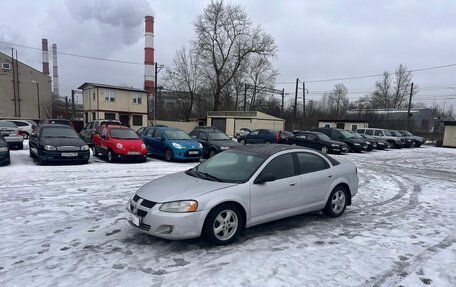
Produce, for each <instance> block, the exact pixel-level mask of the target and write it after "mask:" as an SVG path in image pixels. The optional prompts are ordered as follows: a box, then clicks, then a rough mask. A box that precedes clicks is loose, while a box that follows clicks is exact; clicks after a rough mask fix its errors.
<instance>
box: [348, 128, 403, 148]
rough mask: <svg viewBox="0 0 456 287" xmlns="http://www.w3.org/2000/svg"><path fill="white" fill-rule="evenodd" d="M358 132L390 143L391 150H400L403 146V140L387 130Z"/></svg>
mask: <svg viewBox="0 0 456 287" xmlns="http://www.w3.org/2000/svg"><path fill="white" fill-rule="evenodd" d="M356 132H358V133H360V134H367V135H370V136H373V137H374V138H377V139H382V140H385V141H387V142H388V144H389V146H390V147H391V148H396V149H400V148H402V146H403V139H401V138H399V137H396V136H394V135H393V134H391V132H390V131H389V130H387V129H378V128H364V129H357V130H356Z"/></svg>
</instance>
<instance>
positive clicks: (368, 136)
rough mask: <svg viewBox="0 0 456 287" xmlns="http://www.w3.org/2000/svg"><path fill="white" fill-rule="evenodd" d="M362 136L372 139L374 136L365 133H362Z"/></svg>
mask: <svg viewBox="0 0 456 287" xmlns="http://www.w3.org/2000/svg"><path fill="white" fill-rule="evenodd" d="M362 136H363V137H365V138H366V139H373V138H374V137H373V136H370V135H366V134H363V135H362Z"/></svg>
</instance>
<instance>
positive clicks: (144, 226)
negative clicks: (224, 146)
mask: <svg viewBox="0 0 456 287" xmlns="http://www.w3.org/2000/svg"><path fill="white" fill-rule="evenodd" d="M357 191H358V175H357V169H356V166H355V164H353V163H352V162H348V161H347V162H339V161H337V160H335V159H333V158H331V157H329V156H327V155H324V154H322V153H320V152H318V151H314V150H310V149H306V148H300V147H295V146H289V145H247V146H243V147H239V148H235V149H231V150H228V151H225V152H222V153H220V154H218V155H216V156H214V157H213V158H211V159H209V160H207V161H205V162H203V163H201V164H199V165H198V166H196V167H194V168H192V169H189V170H187V171H185V172H178V173H175V174H171V175H168V176H164V177H162V178H159V179H156V180H154V181H152V182H149V183H147V184H146V185H144V186H143V187H141V188H140V189H139V190H138V191H137V192H136V193H135V194H134V195H133V196H132V197H131V198H130V200H129V201H128V204H127V219H128V222H129V223H130V224H131V225H132V226H135V227H136V228H138V229H139V230H141V231H143V232H146V233H148V234H151V235H154V236H157V237H161V238H167V239H187V238H195V237H200V236H204V237H205V238H206V239H207V240H208V241H209V242H211V243H213V244H216V245H224V244H229V243H232V242H234V241H236V240H237V239H238V237H239V235H240V233H241V231H242V229H244V228H249V227H251V226H254V225H258V224H262V223H265V222H268V221H273V220H277V219H281V218H285V217H289V216H293V215H297V214H301V213H306V212H311V211H316V210H322V211H323V212H324V214H326V215H327V216H329V217H338V216H340V215H342V214H343V213H344V211H345V208H346V207H347V206H348V205H350V204H351V201H352V197H353V196H354V195H355V194H356V193H357Z"/></svg>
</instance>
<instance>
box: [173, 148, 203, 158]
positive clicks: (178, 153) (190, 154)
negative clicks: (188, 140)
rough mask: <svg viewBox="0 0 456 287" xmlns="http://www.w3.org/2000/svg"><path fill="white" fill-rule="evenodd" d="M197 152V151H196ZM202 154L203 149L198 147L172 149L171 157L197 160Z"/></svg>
mask: <svg viewBox="0 0 456 287" xmlns="http://www.w3.org/2000/svg"><path fill="white" fill-rule="evenodd" d="M196 152H197V153H196ZM202 156H203V150H202V149H200V150H198V149H192V150H186V149H174V150H173V157H174V159H176V160H198V159H200V158H201V157H202Z"/></svg>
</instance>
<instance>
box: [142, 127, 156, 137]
mask: <svg viewBox="0 0 456 287" xmlns="http://www.w3.org/2000/svg"><path fill="white" fill-rule="evenodd" d="M144 135H145V136H148V137H153V136H154V128H148V129H147V130H146V132H145V133H144Z"/></svg>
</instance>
